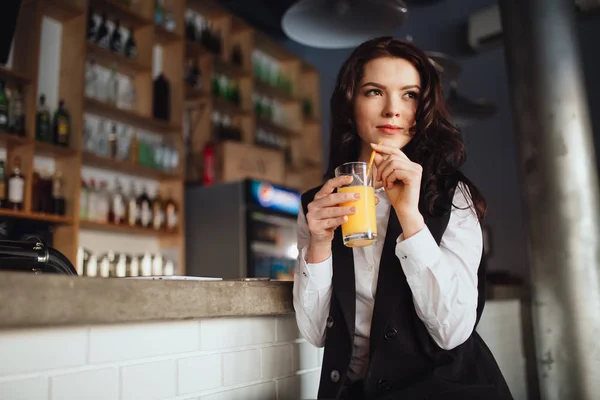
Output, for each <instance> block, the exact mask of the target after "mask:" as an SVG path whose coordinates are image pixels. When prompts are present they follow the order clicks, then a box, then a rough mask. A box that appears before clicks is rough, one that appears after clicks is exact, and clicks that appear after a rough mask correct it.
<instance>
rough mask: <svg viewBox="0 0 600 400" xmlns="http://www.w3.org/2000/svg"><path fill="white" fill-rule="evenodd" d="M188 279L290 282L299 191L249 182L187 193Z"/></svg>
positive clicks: (191, 189) (191, 187)
mask: <svg viewBox="0 0 600 400" xmlns="http://www.w3.org/2000/svg"><path fill="white" fill-rule="evenodd" d="M185 207H186V210H185V215H186V222H185V231H186V232H185V235H186V237H185V241H186V246H185V247H186V263H185V264H186V275H192V276H205V277H219V278H226V279H227V278H270V279H274V280H292V279H293V276H294V270H295V268H296V264H297V260H296V258H297V255H298V250H297V238H296V231H297V228H296V219H297V215H298V211H299V208H300V193H298V192H295V191H293V190H291V189H288V188H285V187H281V186H275V185H272V184H270V183H267V182H260V181H256V180H245V181H240V182H235V183H225V184H216V185H211V186H199V185H188V186H186V191H185Z"/></svg>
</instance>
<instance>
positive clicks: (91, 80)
mask: <svg viewBox="0 0 600 400" xmlns="http://www.w3.org/2000/svg"><path fill="white" fill-rule="evenodd" d="M85 97H88V98H90V99H96V98H98V69H97V68H96V60H94V58H93V57H90V58H89V59H88V63H87V65H86V69H85Z"/></svg>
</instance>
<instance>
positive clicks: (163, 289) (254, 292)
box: [0, 272, 294, 329]
mask: <svg viewBox="0 0 600 400" xmlns="http://www.w3.org/2000/svg"><path fill="white" fill-rule="evenodd" d="M293 312H294V307H293V303H292V282H270V281H249V282H246V281H195V280H137V279H102V278H82V277H73V276H64V275H52V274H44V275H34V274H31V273H18V272H0V329H7V328H23V327H43V326H60V325H89V324H116V323H125V322H142V321H158V320H162V321H165V320H183V319H196V318H211V317H235V316H258V315H280V314H288V313H293Z"/></svg>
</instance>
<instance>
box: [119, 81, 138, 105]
mask: <svg viewBox="0 0 600 400" xmlns="http://www.w3.org/2000/svg"><path fill="white" fill-rule="evenodd" d="M136 99H137V93H136V91H135V82H134V80H133V75H129V76H128V77H127V84H126V85H125V88H124V90H121V92H120V98H119V108H122V109H124V110H135V109H136Z"/></svg>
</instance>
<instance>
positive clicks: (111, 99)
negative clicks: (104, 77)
mask: <svg viewBox="0 0 600 400" xmlns="http://www.w3.org/2000/svg"><path fill="white" fill-rule="evenodd" d="M118 96H119V76H118V75H117V69H116V68H115V67H112V68H111V70H110V76H109V77H108V81H107V83H106V102H107V103H108V104H111V105H113V106H116V105H117V100H118Z"/></svg>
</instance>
